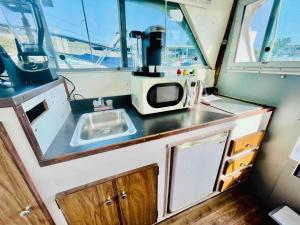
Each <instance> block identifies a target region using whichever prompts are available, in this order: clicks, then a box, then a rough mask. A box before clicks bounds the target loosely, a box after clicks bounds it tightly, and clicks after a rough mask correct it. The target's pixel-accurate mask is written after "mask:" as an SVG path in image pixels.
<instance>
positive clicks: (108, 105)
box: [93, 97, 113, 111]
mask: <svg viewBox="0 0 300 225" xmlns="http://www.w3.org/2000/svg"><path fill="white" fill-rule="evenodd" d="M93 105H94V111H105V110H111V109H113V101H112V100H111V99H109V100H106V102H105V101H104V99H103V98H102V97H99V98H98V100H94V101H93Z"/></svg>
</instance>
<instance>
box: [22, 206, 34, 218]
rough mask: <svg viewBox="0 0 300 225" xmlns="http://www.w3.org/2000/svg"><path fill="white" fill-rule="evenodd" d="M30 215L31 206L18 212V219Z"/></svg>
mask: <svg viewBox="0 0 300 225" xmlns="http://www.w3.org/2000/svg"><path fill="white" fill-rule="evenodd" d="M30 214H31V206H30V205H28V206H26V207H25V209H24V210H23V211H21V212H20V214H19V215H20V217H27V216H29V215H30Z"/></svg>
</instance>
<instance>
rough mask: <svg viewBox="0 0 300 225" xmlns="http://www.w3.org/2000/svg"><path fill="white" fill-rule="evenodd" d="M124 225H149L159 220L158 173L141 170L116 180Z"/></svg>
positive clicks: (152, 170)
mask: <svg viewBox="0 0 300 225" xmlns="http://www.w3.org/2000/svg"><path fill="white" fill-rule="evenodd" d="M116 187H117V192H118V197H119V203H120V208H121V212H122V221H123V224H127V225H129V224H132V225H134V224H136V225H138V224H139V225H147V224H154V223H155V222H156V220H157V191H156V188H157V171H156V169H155V168H152V169H147V170H141V171H139V172H136V173H133V174H129V175H127V176H123V177H120V178H117V179H116Z"/></svg>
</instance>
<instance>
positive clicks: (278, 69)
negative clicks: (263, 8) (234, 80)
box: [226, 0, 300, 75]
mask: <svg viewBox="0 0 300 225" xmlns="http://www.w3.org/2000/svg"><path fill="white" fill-rule="evenodd" d="M257 1H258V0H240V1H239V2H238V7H237V11H236V13H235V18H234V23H233V29H232V31H231V34H230V37H229V40H230V42H229V46H228V50H229V53H228V65H227V66H226V67H227V70H228V71H231V72H248V73H262V74H281V75H284V74H286V75H300V61H268V62H267V61H261V62H235V57H236V52H237V48H238V43H239V39H240V34H241V30H242V25H243V16H244V12H245V9H246V7H247V5H249V4H252V3H255V2H257ZM274 4H275V2H274ZM271 16H272V14H271ZM268 32H269V34H268ZM269 35H270V31H268V30H267V33H266V36H265V38H266V37H268V36H269Z"/></svg>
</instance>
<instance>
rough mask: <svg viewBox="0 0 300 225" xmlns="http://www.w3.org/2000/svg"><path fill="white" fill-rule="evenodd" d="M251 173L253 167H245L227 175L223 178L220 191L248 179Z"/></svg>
mask: <svg viewBox="0 0 300 225" xmlns="http://www.w3.org/2000/svg"><path fill="white" fill-rule="evenodd" d="M250 173H251V169H249V168H248V169H244V170H240V171H237V172H236V173H232V174H230V175H229V176H226V177H224V178H222V179H221V182H220V186H219V191H226V190H227V189H229V188H231V187H233V186H235V185H237V184H240V183H242V182H244V181H246V180H247V179H248V178H249V176H250Z"/></svg>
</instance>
